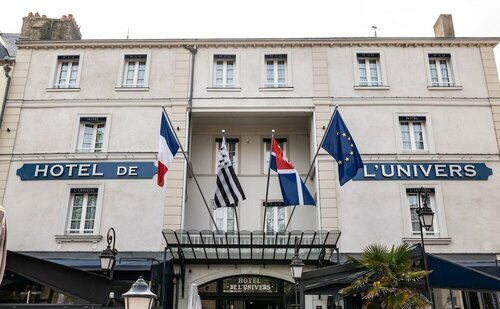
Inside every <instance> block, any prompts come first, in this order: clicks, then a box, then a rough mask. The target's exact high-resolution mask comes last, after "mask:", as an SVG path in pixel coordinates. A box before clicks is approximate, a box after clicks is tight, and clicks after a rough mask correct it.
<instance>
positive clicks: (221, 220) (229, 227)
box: [214, 207, 237, 232]
mask: <svg viewBox="0 0 500 309" xmlns="http://www.w3.org/2000/svg"><path fill="white" fill-rule="evenodd" d="M235 211H237V209H236V207H220V208H217V209H215V210H214V217H215V223H216V224H217V228H218V229H219V230H221V231H224V232H233V231H235V230H236V229H237V227H236V214H235Z"/></svg>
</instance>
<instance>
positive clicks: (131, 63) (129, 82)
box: [122, 55, 147, 88]
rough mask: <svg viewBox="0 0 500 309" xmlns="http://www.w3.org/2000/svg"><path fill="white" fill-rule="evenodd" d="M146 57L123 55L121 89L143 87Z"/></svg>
mask: <svg viewBox="0 0 500 309" xmlns="http://www.w3.org/2000/svg"><path fill="white" fill-rule="evenodd" d="M146 62H147V55H125V62H124V63H125V64H124V68H123V80H122V87H126V88H140V87H145V79H146Z"/></svg>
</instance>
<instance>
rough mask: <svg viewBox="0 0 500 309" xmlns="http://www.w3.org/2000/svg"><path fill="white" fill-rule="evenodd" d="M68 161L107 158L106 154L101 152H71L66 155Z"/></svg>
mask: <svg viewBox="0 0 500 309" xmlns="http://www.w3.org/2000/svg"><path fill="white" fill-rule="evenodd" d="M68 158H69V159H89V158H97V159H106V158H108V153H107V152H104V151H101V152H72V153H70V154H68Z"/></svg>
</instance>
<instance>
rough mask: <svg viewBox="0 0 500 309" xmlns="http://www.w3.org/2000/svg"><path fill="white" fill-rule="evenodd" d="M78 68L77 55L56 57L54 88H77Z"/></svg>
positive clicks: (78, 60)
mask: <svg viewBox="0 0 500 309" xmlns="http://www.w3.org/2000/svg"><path fill="white" fill-rule="evenodd" d="M79 67H80V56H79V55H62V56H58V57H57V70H56V76H55V80H54V88H77V87H78V73H79Z"/></svg>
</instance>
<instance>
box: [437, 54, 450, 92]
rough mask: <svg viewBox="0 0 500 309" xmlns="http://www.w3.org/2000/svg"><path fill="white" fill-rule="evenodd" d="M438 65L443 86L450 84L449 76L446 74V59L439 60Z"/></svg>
mask: <svg viewBox="0 0 500 309" xmlns="http://www.w3.org/2000/svg"><path fill="white" fill-rule="evenodd" d="M439 63H440V67H441V79H442V83H443V86H449V85H450V77H449V75H448V64H447V62H446V60H440V61H439Z"/></svg>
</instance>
